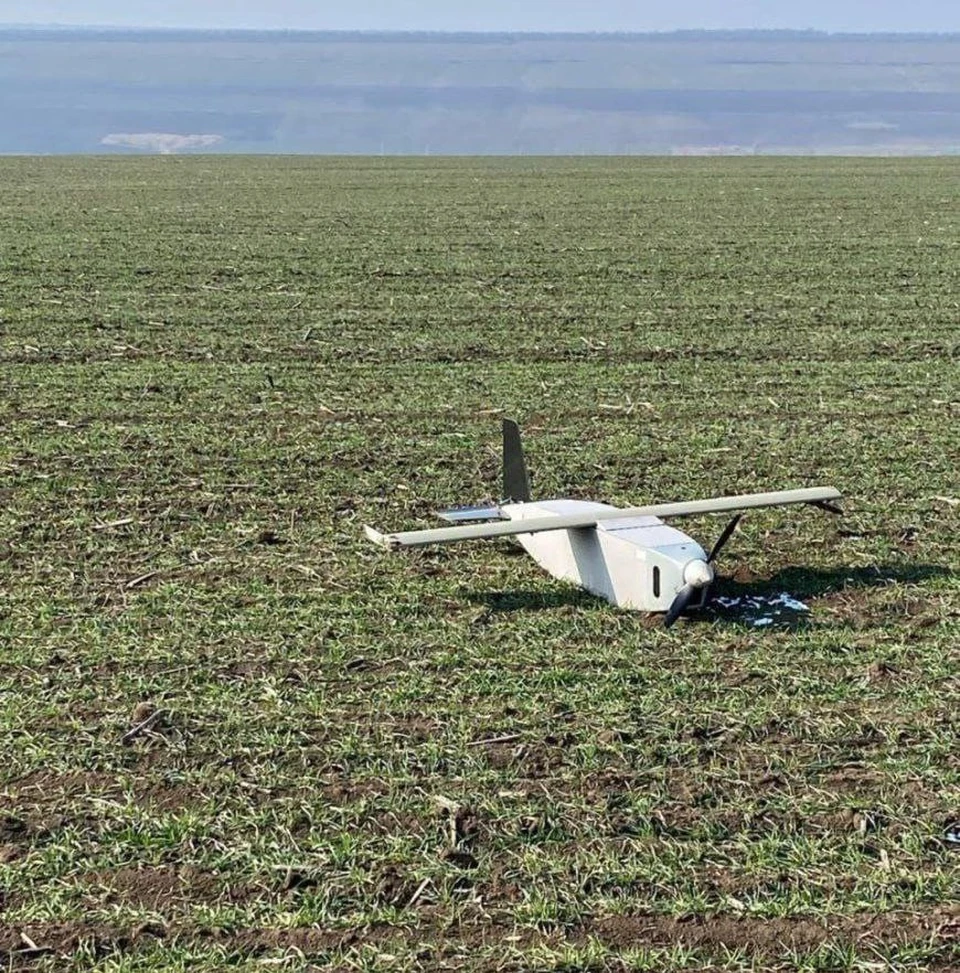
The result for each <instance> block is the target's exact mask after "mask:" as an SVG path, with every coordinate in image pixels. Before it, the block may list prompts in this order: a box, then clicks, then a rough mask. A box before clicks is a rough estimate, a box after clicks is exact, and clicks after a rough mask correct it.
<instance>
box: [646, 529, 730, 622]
mask: <svg viewBox="0 0 960 973" xmlns="http://www.w3.org/2000/svg"><path fill="white" fill-rule="evenodd" d="M741 517H743V514H737V516H736V517H734V518H733V520H731V521H730V523H729V524H727V526H726V527H724V528H723V533H722V534H721V535H720V536H719V537H718V538H717V542H716V544H714V545H713V550H712V551H711V552H710V556H709V557H708V558H707V564H712V563H713V562H714V561H715V560H716V558H717V555H718V554H719V553H720V552H721V551H722V550H723V547H724V545H725V544H726V543H727V541H728V540H730V535H731V534H732V533H733V532H734V531H735V530H736V529H737V524H739V523H740V518H741ZM703 587H704V586H703V585H692V584H687V585H684V586H683V587H682V588H681V589H680V591H678V592H677V597H676V598H674V599H673V603H672V604H671V605H670V607H669V608H668V609H667V615H666V618H664V620H663V627H664V628H670V626H671V625H672V624H673V623H674V622H675V621H676V620H677V619H678V618H679V617H680V616H681V615H682V614H683V613H684V612H685V611H686V610H687V608H688V607H689V606H690V602H692V601H693V599H694V598H695V597H696V596H697V594H699V592H700V591H701V590H702V589H703Z"/></svg>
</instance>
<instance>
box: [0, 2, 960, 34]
mask: <svg viewBox="0 0 960 973" xmlns="http://www.w3.org/2000/svg"><path fill="white" fill-rule="evenodd" d="M0 23H33V24H41V23H60V24H114V25H117V26H151V27H252V28H291V29H292V28H313V29H318V30H540V31H562V30H577V31H582V30H597V31H605V30H636V31H643V30H672V29H675V28H716V27H727V28H749V27H754V28H784V27H793V28H815V29H818V30H831V31H871V30H885V31H960V3H958V2H957V0H907V2H904V0H832V2H831V0H806V2H803V3H796V2H786V0H728V2H720V0H670V2H666V3H665V2H663V0H656V2H655V0H632V2H631V0H471V2H469V3H464V2H459V3H458V2H456V0H0Z"/></svg>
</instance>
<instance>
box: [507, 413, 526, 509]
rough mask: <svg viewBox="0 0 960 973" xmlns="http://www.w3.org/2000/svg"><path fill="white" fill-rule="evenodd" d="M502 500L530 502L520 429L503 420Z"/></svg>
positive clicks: (514, 424)
mask: <svg viewBox="0 0 960 973" xmlns="http://www.w3.org/2000/svg"><path fill="white" fill-rule="evenodd" d="M503 499H504V500H508V501H509V500H512V501H513V502H514V503H529V502H530V477H528V476H527V464H526V463H524V461H523V447H522V446H521V445H520V427H519V426H518V425H517V424H516V423H515V422H514V421H513V420H512V419H504V420H503Z"/></svg>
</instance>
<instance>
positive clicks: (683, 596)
mask: <svg viewBox="0 0 960 973" xmlns="http://www.w3.org/2000/svg"><path fill="white" fill-rule="evenodd" d="M699 590H700V588H699V587H698V586H697V585H695V584H685V585H684V586H683V587H682V588H681V589H680V591H679V592H678V593H677V597H676V598H674V599H673V601H672V602H671V603H670V607H669V608H668V609H667V617H666V618H664V620H663V627H664V628H670V626H671V625H672V624H673V623H674V622H675V621H676V620H677V619H678V618H679V617H680V616H681V615H682V614H683V613H684V612H685V611H686V610H687V607H688V606H689V604H690V602H691V601H693V599H694V596H695V595H696V594H697V592H698V591H699Z"/></svg>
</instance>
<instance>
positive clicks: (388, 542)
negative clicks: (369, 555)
mask: <svg viewBox="0 0 960 973" xmlns="http://www.w3.org/2000/svg"><path fill="white" fill-rule="evenodd" d="M363 532H364V534H366V535H367V540H369V541H373V543H374V544H376V545H377V546H378V547H384V548H386V549H387V550H388V551H391V550H393V549H394V548H395V547H396V546H397V545H396V543H394V542H393V538H391V537H390V535H389V534H381V533H380V531H378V530H375V529H374V528H373V527H370V526H369V525H368V524H364V525H363Z"/></svg>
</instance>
